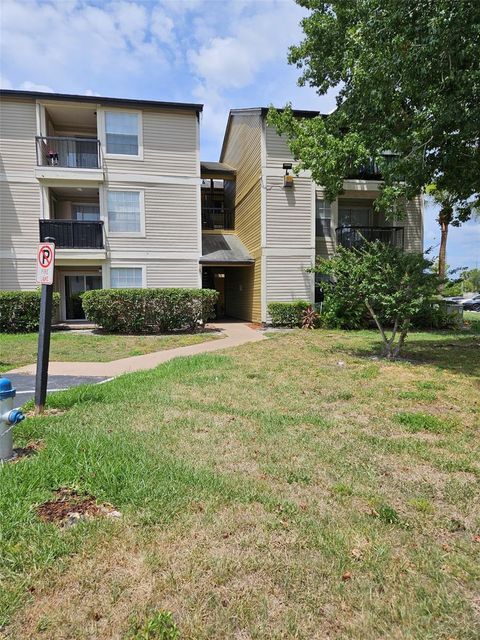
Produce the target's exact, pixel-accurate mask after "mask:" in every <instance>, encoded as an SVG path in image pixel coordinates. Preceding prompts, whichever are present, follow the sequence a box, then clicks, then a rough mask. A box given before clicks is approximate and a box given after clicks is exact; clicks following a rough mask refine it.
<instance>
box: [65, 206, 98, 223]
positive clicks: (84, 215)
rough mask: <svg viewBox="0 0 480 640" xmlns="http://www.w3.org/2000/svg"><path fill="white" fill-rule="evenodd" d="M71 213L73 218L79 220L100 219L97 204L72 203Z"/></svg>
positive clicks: (91, 220) (90, 220)
mask: <svg viewBox="0 0 480 640" xmlns="http://www.w3.org/2000/svg"><path fill="white" fill-rule="evenodd" d="M72 213H73V219H74V220H80V221H81V222H97V221H98V220H100V208H99V206H98V204H73V205H72Z"/></svg>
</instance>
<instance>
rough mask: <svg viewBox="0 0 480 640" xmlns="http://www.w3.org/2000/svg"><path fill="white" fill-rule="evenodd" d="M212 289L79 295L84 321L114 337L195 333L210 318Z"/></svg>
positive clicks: (213, 299) (108, 291)
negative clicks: (92, 323)
mask: <svg viewBox="0 0 480 640" xmlns="http://www.w3.org/2000/svg"><path fill="white" fill-rule="evenodd" d="M217 297H218V293H217V292H216V291H213V290H212V289H95V290H93V291H87V292H86V293H84V294H83V295H82V305H83V310H84V311H85V315H86V317H87V318H88V319H89V320H90V321H91V322H95V324H98V325H100V326H101V327H103V329H105V330H106V331H112V332H115V333H165V332H169V331H175V330H183V329H189V330H191V331H193V330H195V329H196V328H197V327H198V325H199V323H200V322H202V321H203V322H206V321H207V320H209V319H210V318H212V317H213V315H214V305H215V302H216V301H217Z"/></svg>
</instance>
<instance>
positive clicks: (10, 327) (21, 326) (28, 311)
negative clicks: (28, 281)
mask: <svg viewBox="0 0 480 640" xmlns="http://www.w3.org/2000/svg"><path fill="white" fill-rule="evenodd" d="M59 302H60V294H58V293H54V294H53V313H52V315H54V314H55V312H56V310H57V308H58V304H59ZM39 316H40V291H0V332H2V333H28V332H29V331H38V319H39Z"/></svg>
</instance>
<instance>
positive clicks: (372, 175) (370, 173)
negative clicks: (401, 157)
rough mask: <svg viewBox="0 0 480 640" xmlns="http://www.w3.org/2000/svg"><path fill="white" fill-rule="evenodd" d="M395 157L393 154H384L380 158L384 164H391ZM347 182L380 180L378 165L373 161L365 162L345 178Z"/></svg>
mask: <svg viewBox="0 0 480 640" xmlns="http://www.w3.org/2000/svg"><path fill="white" fill-rule="evenodd" d="M396 157H397V156H396V155H394V154H385V155H383V156H382V158H383V161H384V162H385V163H386V164H389V163H390V162H393V161H394V160H395V158H396ZM347 179H348V180H382V172H381V169H380V165H379V164H378V163H377V162H374V161H373V160H370V161H369V162H366V163H365V164H364V165H362V166H361V167H359V168H358V169H356V170H354V171H352V173H350V174H349V175H348V176H347Z"/></svg>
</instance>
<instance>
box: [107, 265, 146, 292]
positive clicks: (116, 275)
mask: <svg viewBox="0 0 480 640" xmlns="http://www.w3.org/2000/svg"><path fill="white" fill-rule="evenodd" d="M142 271H143V269H142V267H111V269H110V287H111V288H112V289H135V288H136V289H139V288H141V287H142V286H143V274H142Z"/></svg>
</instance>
